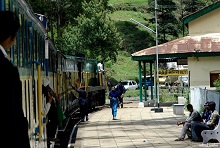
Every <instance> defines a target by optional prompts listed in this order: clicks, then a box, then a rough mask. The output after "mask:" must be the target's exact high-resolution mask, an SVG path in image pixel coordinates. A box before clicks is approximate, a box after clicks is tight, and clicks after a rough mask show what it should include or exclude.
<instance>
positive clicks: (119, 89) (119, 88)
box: [115, 81, 126, 108]
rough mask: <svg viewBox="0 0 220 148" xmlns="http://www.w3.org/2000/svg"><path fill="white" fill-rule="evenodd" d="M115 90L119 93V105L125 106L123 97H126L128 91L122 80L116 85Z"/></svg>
mask: <svg viewBox="0 0 220 148" xmlns="http://www.w3.org/2000/svg"><path fill="white" fill-rule="evenodd" d="M115 90H116V91H117V92H118V93H119V105H121V108H123V98H124V94H125V92H126V89H125V87H124V85H123V84H122V82H121V81H120V82H119V84H118V85H117V86H116V88H115Z"/></svg>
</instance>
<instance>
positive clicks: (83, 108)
mask: <svg viewBox="0 0 220 148" xmlns="http://www.w3.org/2000/svg"><path fill="white" fill-rule="evenodd" d="M73 89H74V90H75V91H76V92H78V93H79V97H78V99H79V106H80V114H81V121H82V122H84V121H85V118H86V121H88V120H89V117H88V114H89V107H88V99H87V96H86V95H87V94H86V91H85V86H80V88H79V89H76V88H75V87H73Z"/></svg>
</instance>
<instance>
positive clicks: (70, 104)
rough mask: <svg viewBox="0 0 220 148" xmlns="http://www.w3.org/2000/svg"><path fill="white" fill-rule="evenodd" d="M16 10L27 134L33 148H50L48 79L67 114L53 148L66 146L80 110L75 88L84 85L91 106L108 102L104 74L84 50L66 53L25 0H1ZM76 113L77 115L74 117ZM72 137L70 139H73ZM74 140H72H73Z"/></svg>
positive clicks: (15, 59) (16, 53)
mask: <svg viewBox="0 0 220 148" xmlns="http://www.w3.org/2000/svg"><path fill="white" fill-rule="evenodd" d="M4 10H10V11H14V12H15V13H16V14H17V15H18V16H19V18H20V24H21V28H20V30H19V32H18V35H17V38H16V44H15V45H14V46H13V47H11V49H10V53H8V55H10V58H11V61H12V63H13V64H14V65H16V66H17V67H18V69H19V74H20V79H21V82H22V108H23V112H24V115H25V116H26V117H27V119H28V128H29V129H28V133H29V139H30V144H31V148H44V147H47V140H46V139H47V135H46V117H45V116H43V114H42V110H43V107H44V105H45V104H46V99H45V97H44V96H43V95H42V85H43V84H44V83H45V81H46V79H49V80H50V86H51V88H53V89H54V91H55V92H56V93H57V94H59V102H58V103H59V105H60V107H61V109H62V111H63V113H64V115H65V119H64V121H63V124H62V126H61V127H59V128H58V129H57V134H56V136H57V137H59V138H60V139H61V142H59V143H53V144H52V147H67V144H68V142H67V141H68V138H69V136H68V135H67V134H66V132H70V131H69V129H68V128H67V127H69V126H74V125H73V123H72V119H73V118H75V116H76V117H77V114H78V113H79V104H78V98H77V97H78V93H77V92H76V91H75V90H74V89H73V87H72V86H74V87H79V86H80V85H84V86H85V90H86V92H87V98H88V100H89V109H90V110H94V109H95V108H96V107H98V106H103V105H105V98H106V97H105V96H106V90H107V83H106V80H105V75H104V73H102V72H98V70H97V63H98V61H97V60H95V59H88V58H86V56H85V55H83V54H81V53H76V54H74V55H66V54H63V53H62V52H61V51H60V50H59V49H57V48H56V47H55V45H54V43H53V42H52V41H51V40H50V39H49V38H48V35H47V30H46V29H45V26H44V24H43V23H42V20H41V19H39V15H36V14H35V13H34V12H33V11H32V9H31V7H30V6H29V4H28V3H27V2H26V1H24V0H0V11H4ZM74 115H75V116H74ZM70 139H71V138H70ZM70 141H71V140H69V142H70Z"/></svg>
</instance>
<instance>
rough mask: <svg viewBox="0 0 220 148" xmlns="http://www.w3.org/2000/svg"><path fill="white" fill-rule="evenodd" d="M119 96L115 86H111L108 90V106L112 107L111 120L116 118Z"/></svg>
mask: <svg viewBox="0 0 220 148" xmlns="http://www.w3.org/2000/svg"><path fill="white" fill-rule="evenodd" d="M119 97H120V94H119V92H118V91H116V89H115V87H112V90H111V91H110V92H109V99H110V107H111V109H112V116H113V120H116V115H117V108H118V98H119Z"/></svg>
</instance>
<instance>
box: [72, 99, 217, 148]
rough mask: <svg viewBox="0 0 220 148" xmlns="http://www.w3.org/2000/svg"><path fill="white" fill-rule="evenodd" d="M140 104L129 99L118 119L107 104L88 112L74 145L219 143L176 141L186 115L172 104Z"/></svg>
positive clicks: (176, 147) (173, 147) (134, 147)
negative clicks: (156, 107) (175, 110)
mask: <svg viewBox="0 0 220 148" xmlns="http://www.w3.org/2000/svg"><path fill="white" fill-rule="evenodd" d="M162 108H163V112H156V113H155V111H152V109H154V107H138V101H129V102H127V103H126V104H125V105H124V108H120V109H118V113H117V120H112V115H111V109H110V108H108V106H107V107H104V108H102V109H100V110H98V111H96V112H93V113H91V114H89V121H87V122H81V123H80V124H79V128H78V132H77V138H76V142H75V143H74V144H73V145H74V148H192V147H193V148H196V147H220V145H219V144H217V143H209V144H206V145H204V144H202V142H191V141H190V140H189V139H186V140H185V141H174V140H175V139H176V138H177V137H178V135H179V133H180V130H181V128H182V126H177V125H176V122H177V121H182V120H184V119H185V118H186V116H187V114H188V112H185V114H186V115H175V114H173V108H172V106H168V107H162Z"/></svg>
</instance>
